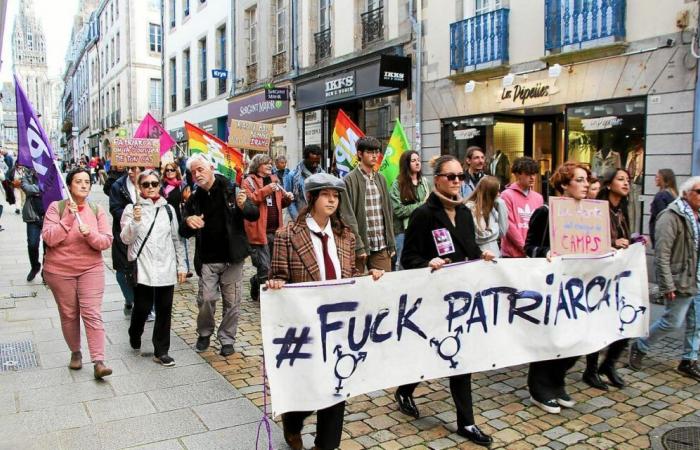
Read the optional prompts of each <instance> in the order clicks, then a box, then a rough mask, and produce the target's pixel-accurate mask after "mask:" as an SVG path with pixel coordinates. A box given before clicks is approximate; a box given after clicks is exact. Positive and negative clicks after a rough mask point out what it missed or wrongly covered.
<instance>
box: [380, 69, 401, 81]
mask: <svg viewBox="0 0 700 450" xmlns="http://www.w3.org/2000/svg"><path fill="white" fill-rule="evenodd" d="M404 76H405V74H404V73H402V72H388V71H385V72H384V79H385V80H389V81H403V80H404Z"/></svg>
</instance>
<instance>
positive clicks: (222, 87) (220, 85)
mask: <svg viewBox="0 0 700 450" xmlns="http://www.w3.org/2000/svg"><path fill="white" fill-rule="evenodd" d="M224 92H226V78H217V79H216V94H217V95H219V94H223V93H224Z"/></svg>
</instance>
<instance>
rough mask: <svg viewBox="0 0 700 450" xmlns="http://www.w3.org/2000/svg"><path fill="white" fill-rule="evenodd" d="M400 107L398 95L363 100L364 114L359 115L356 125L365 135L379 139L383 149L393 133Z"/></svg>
mask: <svg viewBox="0 0 700 450" xmlns="http://www.w3.org/2000/svg"><path fill="white" fill-rule="evenodd" d="M400 107H401V97H399V96H398V95H387V96H385V97H376V98H370V99H367V100H364V101H363V104H362V109H363V110H364V114H362V115H361V120H360V123H359V124H358V125H359V127H360V129H362V130H363V131H364V132H365V134H366V135H368V136H374V137H376V138H377V139H379V142H381V143H382V146H381V148H382V149H385V148H386V146H387V145H388V144H389V139H390V138H391V133H392V131H394V124H395V123H396V119H398V118H399V114H400V111H401V110H400Z"/></svg>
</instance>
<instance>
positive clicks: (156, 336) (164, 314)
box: [129, 284, 175, 356]
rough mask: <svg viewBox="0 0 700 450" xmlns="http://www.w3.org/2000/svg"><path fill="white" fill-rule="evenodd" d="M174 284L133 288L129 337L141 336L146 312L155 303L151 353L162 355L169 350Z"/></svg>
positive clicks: (138, 285) (146, 316) (148, 311)
mask: <svg viewBox="0 0 700 450" xmlns="http://www.w3.org/2000/svg"><path fill="white" fill-rule="evenodd" d="M174 291H175V287H174V286H172V285H171V286H146V285H144V284H137V285H136V287H135V288H134V309H133V310H132V311H131V325H130V326H129V337H131V338H141V335H142V334H143V327H144V325H145V324H146V319H147V318H148V314H149V313H150V312H151V310H152V309H153V305H154V304H155V311H156V321H155V323H154V324H153V354H154V355H155V356H163V355H167V354H168V350H170V319H171V317H170V316H171V315H172V311H173V292H174Z"/></svg>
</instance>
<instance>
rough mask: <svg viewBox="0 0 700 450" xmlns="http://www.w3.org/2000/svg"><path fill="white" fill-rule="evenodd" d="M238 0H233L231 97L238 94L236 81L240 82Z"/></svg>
mask: <svg viewBox="0 0 700 450" xmlns="http://www.w3.org/2000/svg"><path fill="white" fill-rule="evenodd" d="M237 23H238V22H237V20H236V0H231V26H230V27H229V28H230V30H231V33H230V34H231V89H230V91H229V97H233V96H234V95H236V83H238V74H237V73H236V58H237V56H238V55H237V54H236V51H237V48H238V47H237V45H236V26H237Z"/></svg>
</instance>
